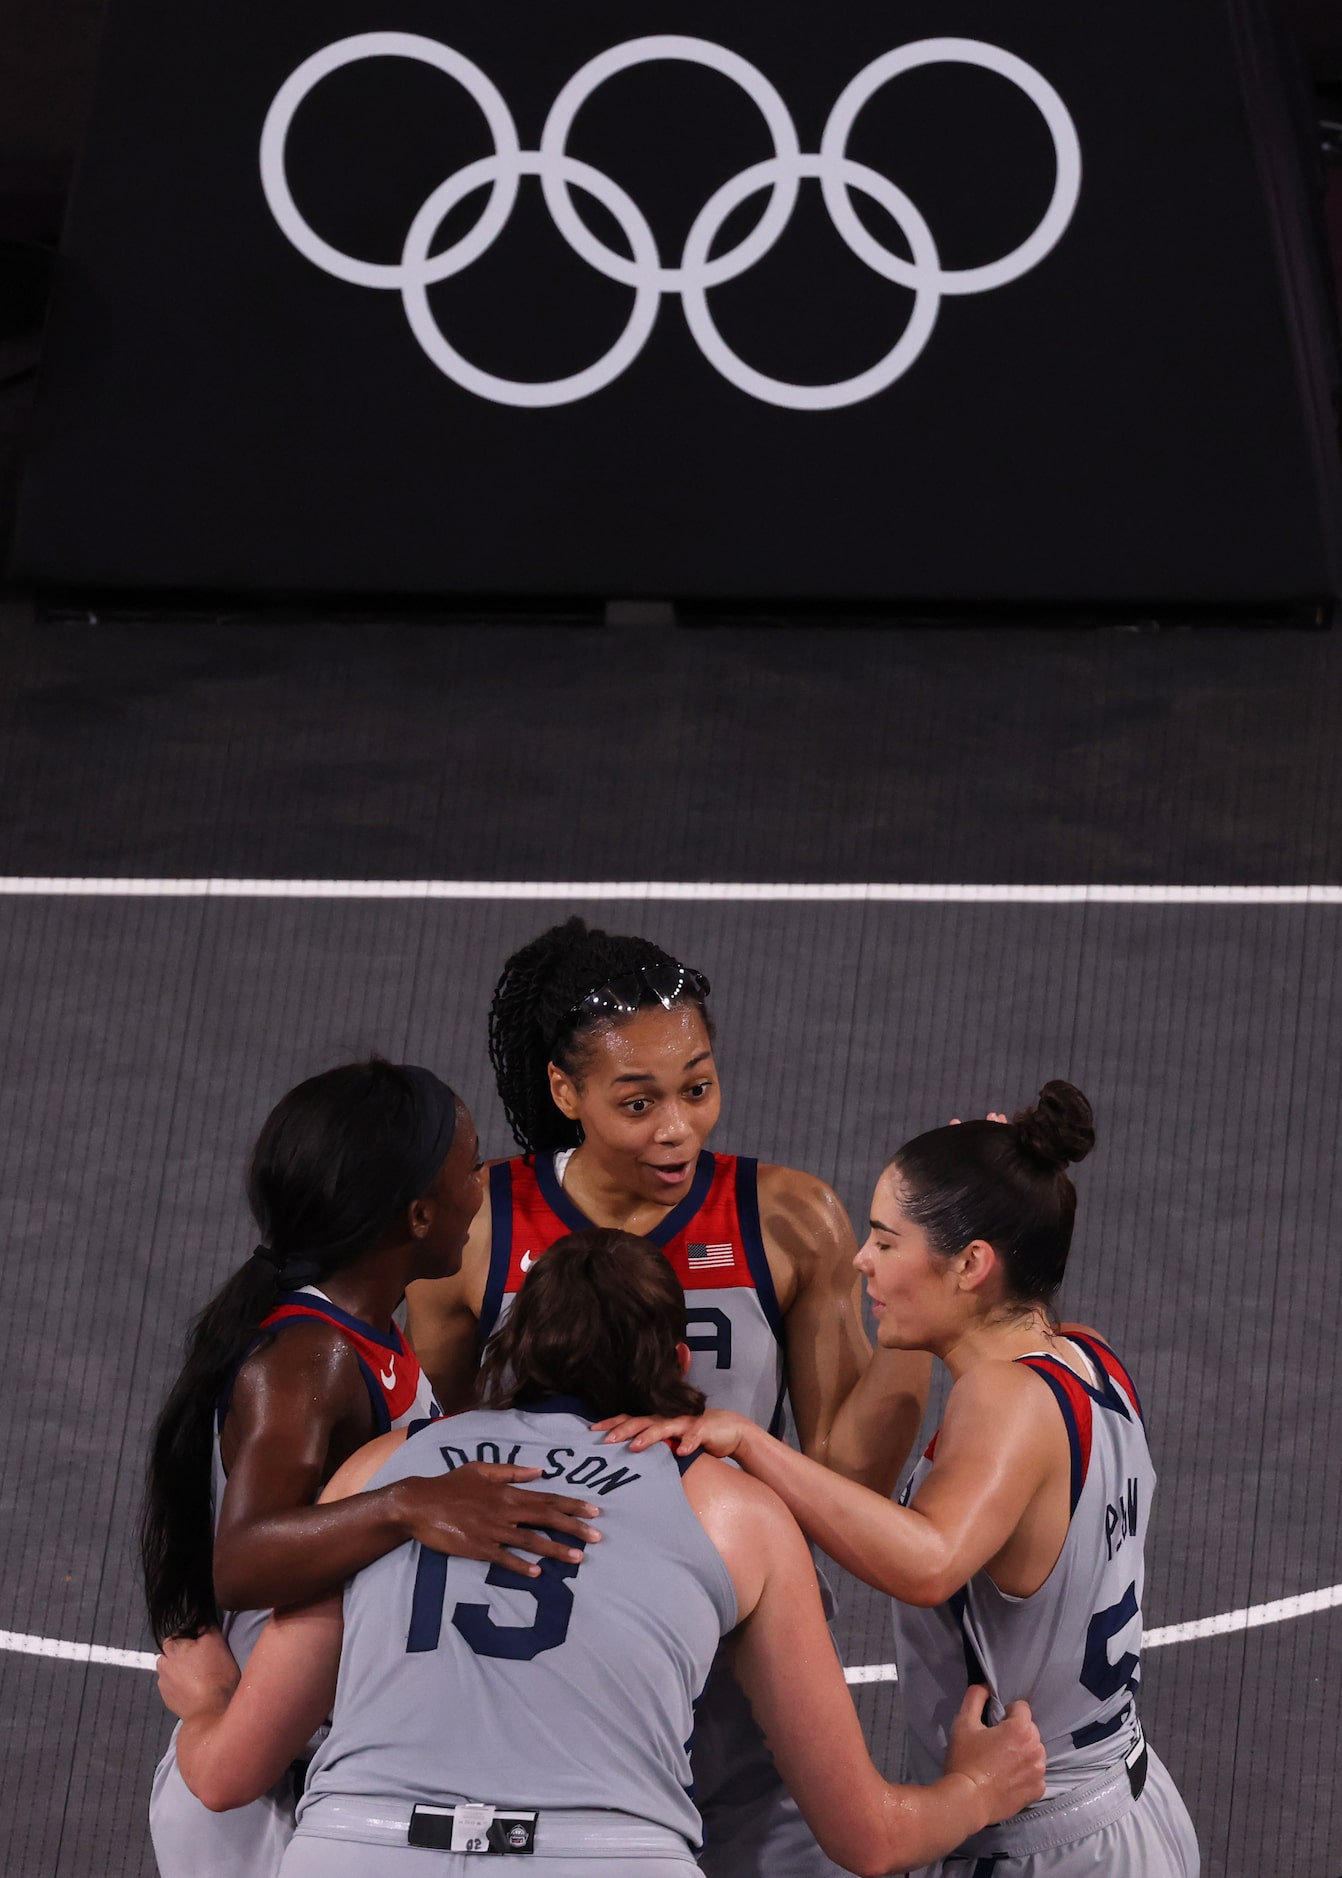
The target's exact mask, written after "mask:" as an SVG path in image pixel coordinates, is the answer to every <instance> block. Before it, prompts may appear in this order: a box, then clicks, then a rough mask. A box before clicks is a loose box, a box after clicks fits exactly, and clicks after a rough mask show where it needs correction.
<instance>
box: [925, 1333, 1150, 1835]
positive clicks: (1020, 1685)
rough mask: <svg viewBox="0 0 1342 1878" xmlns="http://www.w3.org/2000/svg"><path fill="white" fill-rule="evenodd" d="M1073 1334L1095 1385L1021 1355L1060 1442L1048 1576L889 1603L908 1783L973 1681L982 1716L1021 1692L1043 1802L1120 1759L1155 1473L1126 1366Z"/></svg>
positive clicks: (1130, 1707) (1129, 1731) (975, 1583)
mask: <svg viewBox="0 0 1342 1878" xmlns="http://www.w3.org/2000/svg"><path fill="white" fill-rule="evenodd" d="M1071 1341H1072V1342H1073V1343H1074V1344H1076V1345H1078V1346H1079V1347H1080V1348H1081V1349H1082V1350H1083V1351H1084V1353H1085V1354H1086V1355H1087V1356H1088V1357H1090V1359H1091V1361H1092V1363H1093V1365H1094V1369H1095V1373H1096V1375H1097V1376H1098V1377H1099V1378H1100V1384H1099V1387H1096V1388H1092V1387H1091V1386H1090V1384H1089V1383H1086V1382H1084V1381H1082V1379H1081V1377H1080V1376H1078V1375H1077V1374H1076V1373H1075V1371H1074V1370H1071V1369H1069V1368H1068V1367H1067V1365H1066V1364H1065V1363H1061V1362H1059V1361H1058V1360H1057V1359H1056V1358H1055V1357H1050V1356H1042V1355H1040V1356H1026V1357H1021V1358H1019V1359H1018V1360H1019V1361H1020V1362H1022V1363H1024V1364H1025V1365H1026V1367H1027V1368H1029V1369H1032V1370H1033V1371H1034V1372H1035V1374H1036V1375H1037V1376H1040V1377H1042V1378H1043V1380H1044V1382H1046V1383H1047V1384H1048V1386H1049V1388H1050V1389H1051V1390H1052V1391H1053V1394H1054V1396H1055V1397H1056V1399H1057V1403H1058V1407H1059V1409H1060V1411H1061V1413H1062V1418H1063V1421H1064V1422H1065V1424H1066V1427H1067V1436H1068V1442H1069V1445H1070V1448H1071V1507H1072V1514H1071V1521H1070V1523H1069V1525H1068V1529H1067V1537H1066V1539H1065V1540H1064V1541H1063V1547H1062V1551H1061V1553H1060V1554H1059V1557H1058V1562H1057V1564H1056V1565H1055V1566H1054V1567H1053V1570H1052V1571H1051V1572H1050V1574H1049V1576H1048V1578H1047V1579H1046V1580H1045V1581H1044V1583H1043V1584H1042V1585H1041V1586H1040V1588H1039V1590H1038V1591H1036V1592H1035V1593H1034V1595H1033V1596H1032V1597H1028V1598H1016V1597H1009V1596H1008V1595H1007V1593H1006V1592H1004V1591H999V1590H998V1588H997V1586H996V1585H995V1584H994V1583H993V1582H992V1579H991V1578H990V1577H989V1576H988V1574H987V1572H982V1571H981V1572H976V1573H975V1574H974V1576H973V1577H972V1578H971V1579H970V1581H969V1583H968V1584H967V1585H965V1586H964V1588H963V1589H962V1590H960V1591H957V1592H956V1594H955V1596H954V1597H953V1598H952V1599H951V1600H950V1602H949V1603H947V1604H943V1605H939V1606H937V1607H936V1608H934V1609H931V1610H918V1609H915V1608H914V1607H912V1606H911V1605H906V1604H900V1603H898V1602H896V1604H895V1605H894V1624H895V1654H896V1659H897V1662H898V1666H899V1681H900V1688H901V1692H902V1694H903V1698H904V1708H905V1715H906V1719H907V1725H908V1742H909V1761H910V1774H911V1777H912V1778H913V1779H914V1780H918V1781H929V1780H935V1779H936V1777H937V1775H938V1774H939V1773H940V1772H941V1764H942V1760H943V1758H944V1756H945V1752H946V1743H947V1738H948V1735H949V1732H950V1724H951V1722H952V1720H953V1719H954V1717H955V1713H956V1710H957V1709H958V1708H959V1706H960V1703H961V1701H962V1700H963V1698H964V1693H965V1690H966V1689H967V1688H968V1686H969V1684H970V1683H971V1682H983V1683H986V1684H987V1685H988V1687H989V1689H990V1690H991V1691H992V1696H993V1700H992V1703H991V1705H990V1709H989V1718H990V1719H992V1720H997V1719H1000V1717H1001V1714H1002V1711H1003V1709H1004V1708H1005V1706H1006V1704H1007V1703H1009V1702H1014V1701H1018V1700H1020V1699H1021V1698H1024V1699H1025V1700H1026V1701H1028V1702H1029V1704H1030V1711H1031V1714H1032V1715H1033V1717H1034V1720H1035V1724H1036V1726H1037V1727H1038V1729H1039V1732H1040V1734H1041V1735H1042V1736H1043V1738H1044V1746H1045V1749H1046V1750H1047V1753H1048V1771H1047V1781H1048V1787H1047V1796H1046V1797H1048V1798H1049V1799H1051V1798H1052V1797H1053V1796H1054V1795H1055V1794H1057V1793H1062V1792H1067V1791H1070V1790H1072V1789H1074V1788H1076V1787H1079V1786H1083V1785H1084V1784H1085V1783H1086V1782H1087V1781H1089V1780H1091V1779H1093V1778H1094V1777H1096V1776H1097V1775H1099V1774H1101V1773H1103V1772H1104V1771H1105V1770H1106V1769H1108V1768H1112V1767H1115V1766H1117V1764H1118V1762H1119V1761H1120V1759H1121V1758H1122V1757H1123V1756H1124V1755H1125V1754H1126V1753H1127V1752H1128V1750H1129V1749H1130V1748H1132V1747H1133V1746H1134V1745H1135V1744H1136V1742H1137V1739H1138V1731H1137V1712H1136V1705H1135V1696H1136V1693H1137V1686H1138V1683H1139V1680H1140V1670H1139V1660H1140V1657H1141V1649H1142V1587H1143V1582H1144V1562H1143V1556H1142V1542H1143V1536H1144V1534H1145V1531H1146V1524H1147V1521H1148V1519H1149V1518H1150V1513H1151V1495H1152V1489H1153V1488H1154V1486H1155V1480H1156V1476H1155V1470H1154V1469H1153V1467H1152V1465H1151V1456H1150V1452H1149V1450H1148V1448H1147V1444H1146V1431H1145V1429H1144V1427H1143V1425H1142V1412H1141V1405H1140V1403H1139V1402H1138V1399H1137V1392H1136V1389H1135V1388H1134V1387H1133V1384H1132V1380H1131V1378H1130V1377H1129V1375H1128V1372H1127V1370H1126V1369H1125V1368H1124V1367H1123V1365H1122V1364H1121V1363H1120V1362H1119V1360H1118V1358H1117V1357H1116V1356H1115V1355H1114V1353H1113V1351H1112V1350H1111V1349H1110V1348H1109V1347H1108V1345H1107V1344H1103V1343H1100V1342H1098V1341H1097V1340H1095V1339H1094V1338H1091V1337H1081V1336H1074V1337H1072V1338H1071ZM935 1450H936V1438H935V1436H934V1437H933V1440H932V1442H931V1444H930V1446H929V1447H928V1449H927V1452H926V1454H925V1455H924V1456H923V1459H922V1460H921V1461H920V1462H919V1463H918V1466H917V1467H916V1468H915V1469H914V1472H913V1475H912V1477H911V1479H910V1480H909V1483H908V1485H907V1486H906V1487H905V1489H904V1492H903V1493H902V1494H901V1496H900V1499H901V1504H905V1505H907V1504H908V1502H909V1500H910V1499H911V1498H914V1497H915V1496H916V1495H917V1492H918V1489H919V1487H920V1486H921V1485H922V1483H923V1481H924V1480H925V1479H926V1478H927V1474H928V1472H929V1470H930V1468H931V1466H932V1464H933V1460H934V1455H935Z"/></svg>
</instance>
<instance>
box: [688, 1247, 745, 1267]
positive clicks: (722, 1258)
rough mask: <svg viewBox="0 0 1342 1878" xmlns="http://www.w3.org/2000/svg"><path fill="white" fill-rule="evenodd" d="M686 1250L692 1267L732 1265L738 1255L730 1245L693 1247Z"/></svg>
mask: <svg viewBox="0 0 1342 1878" xmlns="http://www.w3.org/2000/svg"><path fill="white" fill-rule="evenodd" d="M686 1250H687V1251H688V1253H689V1255H690V1263H691V1265H698V1266H701V1267H702V1266H705V1265H731V1264H734V1263H735V1259H736V1254H735V1252H734V1251H733V1250H732V1248H731V1246H730V1245H692V1246H687V1247H686Z"/></svg>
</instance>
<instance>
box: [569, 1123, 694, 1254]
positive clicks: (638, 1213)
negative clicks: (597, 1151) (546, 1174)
mask: <svg viewBox="0 0 1342 1878" xmlns="http://www.w3.org/2000/svg"><path fill="white" fill-rule="evenodd" d="M564 1191H565V1193H566V1194H567V1195H568V1197H569V1199H570V1200H572V1202H573V1204H574V1205H575V1206H576V1207H577V1208H578V1210H579V1212H581V1213H582V1214H583V1215H584V1216H585V1217H586V1218H587V1219H590V1220H591V1222H592V1224H593V1225H594V1226H605V1227H607V1228H608V1229H609V1230H611V1231H614V1232H633V1233H645V1232H648V1231H650V1230H651V1228H652V1227H654V1226H657V1225H660V1223H661V1221H662V1220H664V1219H665V1218H666V1216H667V1214H668V1213H669V1212H670V1211H671V1210H672V1208H673V1207H676V1206H679V1204H680V1202H681V1200H682V1199H683V1198H684V1195H683V1194H674V1195H672V1196H671V1197H670V1198H669V1199H667V1200H665V1201H663V1200H658V1199H652V1198H649V1196H648V1195H647V1194H643V1193H637V1192H631V1191H630V1189H629V1187H628V1186H627V1184H626V1183H625V1182H623V1181H621V1180H620V1179H619V1177H618V1176H617V1175H615V1174H613V1173H612V1172H610V1170H609V1169H607V1168H604V1167H602V1165H601V1164H600V1162H599V1161H598V1160H597V1159H596V1157H595V1155H593V1154H592V1153H591V1151H590V1149H589V1148H588V1147H587V1145H586V1144H584V1145H583V1146H582V1147H579V1148H578V1149H576V1150H575V1152H574V1155H573V1158H572V1159H571V1160H570V1162H569V1164H568V1166H567V1167H566V1168H565V1169H564Z"/></svg>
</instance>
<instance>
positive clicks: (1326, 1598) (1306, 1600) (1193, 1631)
mask: <svg viewBox="0 0 1342 1878" xmlns="http://www.w3.org/2000/svg"><path fill="white" fill-rule="evenodd" d="M1339 1604H1342V1585H1327V1586H1325V1588H1324V1589H1323V1590H1322V1591H1303V1592H1301V1593H1300V1595H1299V1596H1298V1597H1294V1598H1275V1599H1274V1600H1273V1601H1272V1603H1271V1604H1248V1605H1246V1606H1245V1607H1244V1609H1243V1610H1239V1611H1222V1612H1221V1614H1220V1615H1219V1616H1218V1617H1195V1618H1194V1619H1193V1620H1192V1622H1191V1623H1187V1624H1163V1625H1160V1626H1158V1627H1157V1628H1156V1629H1155V1630H1148V1631H1145V1632H1144V1633H1143V1635H1142V1649H1143V1650H1159V1649H1161V1648H1162V1647H1163V1646H1164V1645H1165V1644H1167V1643H1193V1642H1194V1641H1196V1640H1197V1639H1198V1638H1200V1637H1228V1636H1230V1635H1232V1634H1233V1632H1235V1631H1237V1630H1258V1629H1259V1628H1260V1627H1261V1626H1262V1625H1264V1624H1281V1623H1285V1622H1286V1620H1287V1619H1288V1618H1291V1617H1308V1616H1310V1615H1311V1614H1312V1613H1313V1612H1314V1611H1331V1610H1333V1609H1335V1608H1336V1606H1337V1605H1339ZM843 1673H844V1678H845V1680H846V1681H847V1682H849V1683H854V1684H856V1683H864V1682H898V1681H899V1676H898V1674H897V1673H896V1670H895V1665H894V1664H893V1663H860V1664H858V1665H856V1666H855V1667H854V1668H852V1669H845V1671H844V1672H843Z"/></svg>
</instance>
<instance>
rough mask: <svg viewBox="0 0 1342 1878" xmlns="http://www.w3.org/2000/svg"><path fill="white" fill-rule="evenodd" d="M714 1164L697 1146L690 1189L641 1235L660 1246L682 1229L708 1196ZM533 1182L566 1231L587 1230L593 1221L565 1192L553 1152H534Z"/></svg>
mask: <svg viewBox="0 0 1342 1878" xmlns="http://www.w3.org/2000/svg"><path fill="white" fill-rule="evenodd" d="M716 1168H717V1157H716V1156H715V1155H713V1154H712V1153H710V1152H709V1150H708V1149H707V1148H702V1149H700V1152H699V1159H698V1160H697V1161H696V1162H695V1167H694V1179H693V1180H692V1181H691V1182H690V1190H689V1192H688V1193H687V1194H686V1195H685V1198H684V1199H683V1200H678V1201H677V1202H676V1204H675V1205H674V1206H673V1207H672V1208H671V1211H670V1212H669V1213H668V1214H667V1215H666V1217H665V1219H663V1220H662V1221H660V1223H659V1224H658V1225H656V1226H653V1227H651V1228H650V1229H649V1231H647V1232H645V1233H643V1234H642V1235H641V1237H643V1238H644V1239H651V1241H652V1243H653V1244H654V1245H656V1246H664V1245H667V1244H669V1242H670V1241H671V1240H672V1239H674V1238H675V1236H676V1234H677V1233H678V1232H681V1231H683V1230H684V1228H685V1227H686V1226H688V1225H689V1223H690V1221H691V1220H692V1219H693V1218H694V1216H695V1214H696V1213H697V1212H698V1211H699V1208H700V1207H701V1206H702V1205H703V1203H704V1201H705V1200H706V1199H707V1198H708V1190H709V1188H710V1187H711V1186H712V1185H713V1175H714V1172H715V1170H716ZM536 1185H537V1186H538V1187H539V1188H540V1190H541V1198H542V1199H543V1200H544V1201H545V1204H546V1205H547V1206H548V1207H549V1209H550V1211H551V1212H552V1213H554V1214H556V1215H557V1216H558V1217H559V1218H560V1219H562V1220H563V1222H564V1224H565V1225H566V1226H567V1227H568V1229H569V1231H570V1232H589V1231H590V1230H591V1229H592V1227H593V1225H594V1224H595V1222H594V1221H593V1220H590V1219H588V1217H587V1215H586V1213H584V1212H583V1211H582V1209H581V1207H579V1206H577V1205H575V1204H574V1202H573V1201H572V1200H571V1199H570V1198H569V1196H568V1194H567V1193H565V1191H564V1187H563V1183H562V1182H561V1181H560V1179H559V1176H558V1175H557V1174H556V1173H555V1163H554V1156H553V1155H552V1154H538V1155H537V1156H536Z"/></svg>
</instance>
